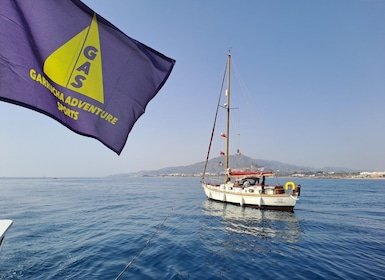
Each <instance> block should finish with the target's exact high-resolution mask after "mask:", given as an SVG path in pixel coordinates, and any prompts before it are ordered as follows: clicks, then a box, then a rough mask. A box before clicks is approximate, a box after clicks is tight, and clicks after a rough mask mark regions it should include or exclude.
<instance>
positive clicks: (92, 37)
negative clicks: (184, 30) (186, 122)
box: [0, 0, 175, 154]
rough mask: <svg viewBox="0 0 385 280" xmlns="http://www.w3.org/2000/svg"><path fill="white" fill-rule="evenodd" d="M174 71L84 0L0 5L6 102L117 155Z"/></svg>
mask: <svg viewBox="0 0 385 280" xmlns="http://www.w3.org/2000/svg"><path fill="white" fill-rule="evenodd" d="M174 64H175V60H173V59H171V58H168V57H166V56H164V55H162V54H160V53H158V52H157V51H155V50H153V49H151V48H149V47H147V46H145V45H143V44H141V43H140V42H138V41H136V40H134V39H132V38H130V37H128V36H126V35H125V34H123V33H122V32H121V31H120V30H119V29H117V28H116V27H115V26H113V25H112V24H111V23H109V22H108V21H106V20H105V19H104V18H102V17H101V16H99V15H97V14H96V13H94V12H93V11H92V10H91V9H89V8H88V7H87V6H86V5H84V4H83V3H82V2H80V1H78V0H66V1H64V0H61V1H52V0H34V1H26V0H1V1H0V100H2V101H6V102H11V103H14V104H17V105H20V106H24V107H28V108H30V109H33V110H36V111H38V112H41V113H43V114H46V115H47V116H49V117H52V118H54V119H55V120H57V121H58V122H60V123H62V124H63V125H65V126H66V127H68V128H69V129H71V130H72V131H74V132H77V133H79V134H82V135H85V136H90V137H93V138H96V139H98V140H99V141H101V142H102V143H103V144H105V145H106V146H107V147H109V148H110V149H112V150H113V151H115V152H116V153H117V154H120V153H121V151H122V149H123V147H124V145H125V143H126V140H127V137H128V134H129V133H130V131H131V129H132V127H133V125H134V124H135V122H136V120H137V119H138V118H139V117H140V116H141V115H142V114H143V113H144V111H145V109H146V106H147V103H148V102H149V101H150V100H151V99H152V98H153V97H154V96H155V95H156V94H157V93H158V91H159V90H160V89H161V88H162V86H163V84H164V83H165V82H166V80H167V78H168V76H169V75H170V73H171V70H172V68H173V66H174Z"/></svg>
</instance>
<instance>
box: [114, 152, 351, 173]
mask: <svg viewBox="0 0 385 280" xmlns="http://www.w3.org/2000/svg"><path fill="white" fill-rule="evenodd" d="M229 161H230V162H231V167H232V169H242V170H250V171H255V170H261V169H263V170H269V171H273V172H275V173H277V174H278V173H279V174H283V175H289V174H295V173H307V172H321V171H322V172H343V173H344V172H347V173H349V172H357V170H352V169H349V168H344V167H324V168H313V167H306V166H299V165H294V164H289V163H283V162H280V161H274V160H264V159H253V158H251V157H248V156H246V155H230V157H229ZM224 164H225V159H224V156H219V157H216V158H212V159H210V160H209V161H208V163H207V169H206V173H216V174H220V173H223V172H224ZM204 166H205V161H201V162H197V163H193V164H189V165H185V166H173V167H164V168H161V169H157V170H141V171H138V172H129V173H121V174H115V175H111V176H116V177H133V176H136V177H138V176H164V175H170V174H174V175H175V174H180V175H186V176H189V175H190V176H193V175H194V176H198V175H199V174H202V173H203V170H204Z"/></svg>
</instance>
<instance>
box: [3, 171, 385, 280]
mask: <svg viewBox="0 0 385 280" xmlns="http://www.w3.org/2000/svg"><path fill="white" fill-rule="evenodd" d="M284 182H285V181H284V180H282V182H281V183H284ZM297 182H300V183H301V185H302V189H301V200H300V201H299V202H298V204H297V207H296V209H295V212H294V213H285V212H274V211H261V210H257V209H251V208H242V207H239V206H234V205H226V204H222V203H217V202H213V201H208V200H207V199H206V197H205V196H204V193H203V189H202V188H201V186H200V182H199V178H57V179H50V178H41V179H7V178H1V179H0V218H7V219H12V220H14V224H13V226H12V227H11V229H10V230H9V231H8V232H7V236H6V240H5V243H4V246H3V248H2V251H1V252H0V279H115V278H117V277H118V276H119V274H120V273H122V272H123V271H124V269H125V268H126V267H127V269H126V270H125V271H124V272H123V274H121V275H120V276H119V279H385V207H384V202H385V180H331V179H330V180H326V179H324V180H322V179H318V180H317V179H301V180H300V181H297Z"/></svg>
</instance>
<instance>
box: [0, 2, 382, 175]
mask: <svg viewBox="0 0 385 280" xmlns="http://www.w3.org/2000/svg"><path fill="white" fill-rule="evenodd" d="M84 2H85V4H87V5H88V6H89V7H90V8H92V9H93V10H95V11H96V12H97V13H98V14H100V15H101V16H103V17H104V18H106V19H107V20H109V21H110V22H111V23H113V24H114V25H115V26H117V27H118V28H119V29H120V30H122V31H123V32H124V33H126V34H127V35H128V36H130V37H131V38H134V39H136V40H138V41H140V42H142V43H143V44H145V45H148V46H150V47H152V48H154V49H156V50H157V51H159V52H161V53H163V54H165V55H166V56H169V57H171V58H174V59H175V60H176V65H175V67H174V70H173V72H172V73H171V76H170V78H169V79H168V81H167V83H166V84H165V86H164V87H163V88H162V90H161V91H160V92H159V94H158V95H157V96H156V97H155V98H154V99H153V100H152V101H151V102H150V103H149V105H148V106H147V109H146V113H145V114H144V115H142V116H141V117H140V118H139V120H138V121H137V123H136V124H135V126H134V128H133V130H132V131H131V133H130V135H129V137H128V141H127V143H126V146H125V148H124V150H123V152H122V154H121V155H120V156H117V155H116V154H115V153H114V152H113V151H111V150H109V149H108V148H106V147H105V146H104V145H103V144H101V143H100V142H99V141H97V140H95V139H93V138H88V137H83V136H80V135H78V134H75V133H73V132H72V131H70V130H69V129H67V128H66V127H64V126H62V125H61V124H59V123H58V122H56V121H55V120H53V119H50V118H48V117H46V116H45V115H42V114H39V113H37V112H35V111H32V110H28V109H25V108H22V107H19V106H15V105H12V104H8V103H4V102H0V176H34V177H35V176H36V177H38V176H55V177H61V176H107V175H110V174H117V173H125V172H133V171H139V170H152V169H159V168H162V167H169V166H179V165H188V164H192V163H196V162H200V161H203V160H204V159H205V157H206V152H207V147H208V142H209V137H210V133H211V127H212V122H213V118H214V110H215V108H216V102H217V98H218V93H219V90H220V85H221V81H222V76H223V72H224V67H225V63H226V56H227V52H228V49H229V48H231V54H232V58H233V65H234V78H236V76H239V77H240V78H239V79H240V80H241V81H242V82H243V83H244V88H245V89H246V95H245V96H246V98H245V97H243V98H244V100H243V101H239V103H234V106H239V110H237V113H236V115H237V117H239V120H237V124H238V126H239V132H240V133H241V136H240V138H239V139H237V140H236V141H234V143H237V146H239V148H240V149H241V151H242V152H243V154H245V155H248V156H251V157H253V158H260V159H266V160H277V161H282V162H285V163H290V164H296V165H303V166H310V167H315V168H322V167H325V166H339V167H347V168H354V169H362V170H385V147H384V146H385V23H384V21H385V1H382V0H378V1H377V0H338V1H333V0H327V1H308V0H293V1H286V0H276V1H275V0H273V1H262V0H249V1H246V0H244V1H234V0H233V1H230V0H210V1H180V0H165V1H158V0H151V1H145V0H135V1H130V0H119V1H118V0H111V1H105V0H87V1H84ZM236 73H238V74H236ZM235 91H236V88H233V89H232V93H233V95H235V94H236V93H235ZM234 102H235V101H234ZM232 153H235V151H233V152H232Z"/></svg>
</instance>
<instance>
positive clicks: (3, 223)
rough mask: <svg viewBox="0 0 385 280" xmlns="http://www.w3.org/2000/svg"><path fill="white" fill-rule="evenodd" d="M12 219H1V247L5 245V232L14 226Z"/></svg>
mask: <svg viewBox="0 0 385 280" xmlns="http://www.w3.org/2000/svg"><path fill="white" fill-rule="evenodd" d="M12 224H13V221H12V220H0V247H1V246H2V245H3V242H4V238H5V233H6V232H7V230H8V229H9V228H10V227H11V226H12Z"/></svg>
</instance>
